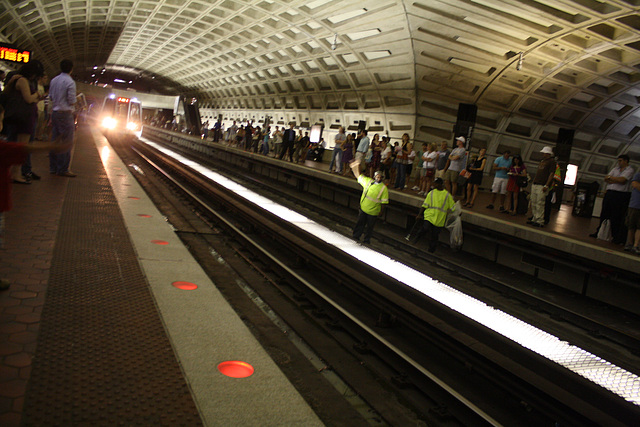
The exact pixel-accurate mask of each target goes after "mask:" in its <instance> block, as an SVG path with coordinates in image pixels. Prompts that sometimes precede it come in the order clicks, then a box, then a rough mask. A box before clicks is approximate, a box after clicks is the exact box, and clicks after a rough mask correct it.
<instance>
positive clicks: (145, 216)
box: [138, 214, 151, 218]
mask: <svg viewBox="0 0 640 427" xmlns="http://www.w3.org/2000/svg"><path fill="white" fill-rule="evenodd" d="M138 216H141V217H142V218H151V215H147V214H138Z"/></svg>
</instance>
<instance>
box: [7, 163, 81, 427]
mask: <svg viewBox="0 0 640 427" xmlns="http://www.w3.org/2000/svg"><path fill="white" fill-rule="evenodd" d="M32 161H33V170H34V172H36V173H38V174H39V175H41V176H42V180H40V181H35V182H34V183H33V184H31V185H17V184H14V185H13V201H14V208H13V210H12V211H10V212H8V213H6V214H5V215H6V216H5V219H6V224H5V226H6V229H5V247H4V248H3V249H0V277H2V278H5V279H8V280H9V281H11V283H12V285H11V288H10V289H9V290H6V291H2V292H1V293H0V360H1V362H0V425H2V426H6V427H9V426H18V425H20V418H21V415H20V414H21V410H22V406H23V403H24V395H25V391H26V386H27V380H28V379H29V375H30V372H31V359H32V357H33V354H34V352H35V347H36V341H37V338H38V329H39V321H40V314H41V312H42V307H43V305H44V301H45V294H46V290H47V281H48V278H49V268H50V265H51V258H52V251H53V247H54V242H55V237H56V232H57V229H58V222H59V220H60V213H61V209H62V203H63V198H64V194H65V191H66V186H67V182H68V180H69V178H63V177H59V176H53V175H49V173H48V170H49V159H48V157H47V155H46V154H42V153H38V154H35V155H33V156H32Z"/></svg>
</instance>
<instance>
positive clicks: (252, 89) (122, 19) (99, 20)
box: [0, 0, 640, 175]
mask: <svg viewBox="0 0 640 427" xmlns="http://www.w3.org/2000/svg"><path fill="white" fill-rule="evenodd" d="M639 6H640V0H417V1H411V0H364V1H358V0H307V1H299V0H243V1H240V0H217V1H214V0H210V1H206V0H199V1H198V0H196V1H190V0H164V1H151V0H146V1H145V0H133V1H130V0H95V1H89V0H66V1H62V0H26V1H16V0H0V41H3V42H9V43H13V44H15V45H17V46H19V47H22V48H26V49H32V50H33V51H34V57H35V58H38V59H40V60H41V61H42V62H43V63H44V64H45V66H46V67H47V68H48V69H49V70H50V71H51V72H54V71H55V70H56V69H57V64H58V62H59V61H60V60H61V59H63V58H71V59H73V60H74V62H75V63H76V64H77V66H76V75H77V78H79V79H85V80H89V79H90V77H89V75H90V74H91V72H92V68H93V66H94V65H98V66H99V67H103V66H106V69H107V70H108V72H109V73H112V72H113V73H117V72H118V71H119V72H127V73H129V74H130V75H132V76H133V75H135V76H137V77H139V78H140V79H141V80H145V81H146V83H147V86H148V87H149V88H151V89H153V90H155V91H158V92H164V93H169V94H174V93H189V94H193V95H197V96H198V97H199V98H200V100H201V105H204V106H207V107H209V108H210V109H212V110H219V111H231V110H234V109H236V110H243V111H247V110H249V111H261V112H264V111H270V110H278V111H280V110H281V111H286V110H292V111H305V112H310V113H313V112H314V111H340V112H343V114H344V113H345V112H347V113H354V114H353V115H354V116H357V115H358V114H360V115H366V114H367V115H371V114H373V115H374V116H376V114H377V116H376V117H386V119H384V118H383V121H384V122H385V123H386V125H388V126H387V129H386V130H389V128H390V130H392V131H393V130H394V125H393V123H391V124H390V123H389V122H393V120H394V119H397V120H396V123H400V122H403V123H409V124H408V125H407V126H402V125H396V130H403V131H404V130H405V128H410V129H411V132H412V133H414V134H415V137H416V139H418V140H422V141H432V140H436V141H437V140H439V139H441V138H448V137H450V136H451V124H452V122H454V121H455V115H456V109H457V106H458V103H460V102H464V103H476V104H477V105H478V107H479V111H478V127H477V131H476V136H477V141H478V143H480V144H483V145H486V146H488V147H489V148H490V152H494V153H495V152H497V151H499V150H500V149H502V148H504V147H513V148H514V149H515V150H516V151H522V152H523V154H525V155H527V158H529V157H531V158H533V157H535V155H533V154H534V153H535V152H536V150H538V149H539V147H540V146H541V144H544V143H552V142H555V138H556V134H557V131H558V128H570V129H575V130H576V138H575V142H574V154H573V155H572V160H573V161H575V162H576V163H579V164H580V165H581V167H583V168H585V167H586V169H583V170H588V171H590V172H592V173H593V174H595V175H597V174H601V173H604V172H606V169H607V168H608V167H609V166H610V164H611V160H612V159H615V157H616V156H617V155H619V154H621V153H628V154H630V155H631V157H632V158H633V159H634V160H640V139H639V138H640V135H639V134H640V132H639V131H640V108H639V107H640V85H639V83H640V31H639V30H640V11H639V9H640V8H639ZM336 35H337V36H336ZM334 41H335V42H336V43H335V49H333V48H332V47H333V46H332V44H333V43H334ZM520 52H523V62H522V66H521V67H518V60H519V58H520V55H519V53H520ZM0 65H1V64H0ZM518 68H520V69H518ZM151 76H155V77H156V79H154V81H152V80H151ZM98 77H100V76H98ZM390 117H391V119H390ZM398 117H400V119H398ZM603 171H604V172H603Z"/></svg>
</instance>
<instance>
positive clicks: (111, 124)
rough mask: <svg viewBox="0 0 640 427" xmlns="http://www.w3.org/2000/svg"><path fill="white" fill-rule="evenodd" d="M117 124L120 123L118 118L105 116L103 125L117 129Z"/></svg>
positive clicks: (106, 127)
mask: <svg viewBox="0 0 640 427" xmlns="http://www.w3.org/2000/svg"><path fill="white" fill-rule="evenodd" d="M117 124H118V122H117V120H116V119H114V118H113V117H105V118H104V119H103V120H102V127H103V128H105V129H115V127H116V125H117Z"/></svg>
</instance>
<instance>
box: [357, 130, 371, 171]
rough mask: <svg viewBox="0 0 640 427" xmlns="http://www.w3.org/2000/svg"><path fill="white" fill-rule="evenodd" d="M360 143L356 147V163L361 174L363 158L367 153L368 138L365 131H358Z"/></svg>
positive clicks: (363, 165)
mask: <svg viewBox="0 0 640 427" xmlns="http://www.w3.org/2000/svg"><path fill="white" fill-rule="evenodd" d="M359 137H360V142H359V143H358V145H357V147H356V161H357V162H358V164H359V165H360V172H362V171H363V170H364V168H365V163H364V157H365V156H366V155H367V151H369V142H370V141H369V137H368V136H367V131H366V130H365V129H362V130H361V131H360V135H359Z"/></svg>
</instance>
